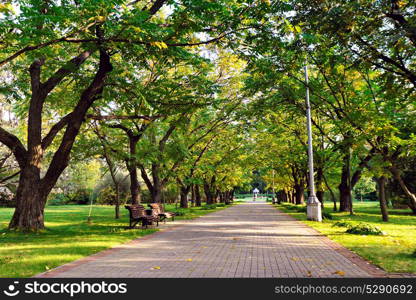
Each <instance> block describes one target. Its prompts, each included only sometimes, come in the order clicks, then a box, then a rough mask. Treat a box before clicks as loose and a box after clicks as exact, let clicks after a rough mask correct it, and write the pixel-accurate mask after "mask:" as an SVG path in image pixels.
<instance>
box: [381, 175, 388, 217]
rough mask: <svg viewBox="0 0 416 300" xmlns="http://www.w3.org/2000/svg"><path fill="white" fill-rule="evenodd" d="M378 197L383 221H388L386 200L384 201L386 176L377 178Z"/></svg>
mask: <svg viewBox="0 0 416 300" xmlns="http://www.w3.org/2000/svg"><path fill="white" fill-rule="evenodd" d="M378 199H379V201H380V210H381V216H382V218H383V221H384V222H388V221H389V214H388V211H387V201H386V177H384V176H381V177H380V178H379V179H378Z"/></svg>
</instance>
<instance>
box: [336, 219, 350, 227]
mask: <svg viewBox="0 0 416 300" xmlns="http://www.w3.org/2000/svg"><path fill="white" fill-rule="evenodd" d="M332 227H348V228H349V227H351V223H350V222H347V221H344V220H341V221H337V222H335V223H334V224H332Z"/></svg>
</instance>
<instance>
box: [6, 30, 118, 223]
mask: <svg viewBox="0 0 416 300" xmlns="http://www.w3.org/2000/svg"><path fill="white" fill-rule="evenodd" d="M97 31H99V29H97ZM90 54H91V52H90V51H86V52H83V53H81V54H80V55H78V56H77V57H75V58H73V59H72V60H71V61H69V62H68V63H67V64H66V65H65V66H63V67H62V68H61V69H59V70H58V71H57V72H56V73H54V74H53V75H52V76H51V77H50V78H49V79H48V80H46V81H45V82H44V83H42V82H41V76H40V75H41V66H42V65H43V63H44V60H42V59H41V60H36V61H35V62H34V63H33V64H32V65H31V67H30V69H29V72H30V77H31V88H32V98H31V100H30V105H29V116H28V138H27V140H28V143H27V144H28V150H27V152H25V150H24V147H23V146H22V144H21V143H20V141H19V140H18V139H17V138H16V137H14V136H11V135H10V134H8V135H6V134H5V132H4V131H1V132H0V140H2V142H3V141H4V142H6V145H7V146H8V147H9V148H11V149H14V150H13V151H14V153H15V156H16V159H17V161H18V163H19V166H20V168H21V175H20V176H21V178H20V180H19V186H18V188H17V193H16V200H17V206H16V210H15V212H14V214H13V217H12V220H11V221H10V224H9V228H12V229H22V230H38V229H43V228H44V220H43V210H44V207H45V204H46V199H47V196H48V195H49V193H50V191H51V190H52V188H53V187H54V186H55V184H56V182H57V180H58V179H59V177H60V176H61V174H62V172H63V171H64V170H65V169H66V167H67V166H68V163H69V159H70V154H71V150H72V147H73V145H74V142H75V139H76V137H77V135H78V133H79V130H80V128H81V125H82V123H83V122H84V119H85V115H86V113H87V111H88V109H89V108H90V107H91V105H92V104H93V102H94V101H95V100H96V99H97V96H98V95H100V94H101V93H102V91H103V88H104V82H105V79H106V77H107V73H109V72H111V70H112V65H111V63H110V57H109V55H108V54H107V53H106V52H105V51H104V50H103V49H100V64H99V68H98V70H97V72H96V74H95V76H94V79H93V81H92V82H91V83H90V84H89V86H88V87H87V88H86V89H85V90H83V92H82V93H81V97H80V100H79V101H78V103H77V104H76V106H75V108H74V109H73V111H72V112H71V113H70V114H68V115H67V116H65V117H63V118H62V119H61V120H60V121H59V122H57V123H56V124H55V125H54V126H52V128H51V129H50V131H49V133H48V134H47V135H46V136H45V137H44V138H43V139H42V111H43V105H44V102H45V100H46V98H47V96H48V94H49V93H50V92H51V91H52V90H53V89H54V88H55V87H56V86H57V85H58V84H59V83H60V82H61V81H62V80H63V79H64V78H65V77H66V76H67V75H69V74H70V73H72V72H73V70H76V69H77V68H78V67H79V66H80V65H81V64H82V63H83V62H84V61H85V60H86V59H87V58H88V57H89V55H90ZM63 128H66V129H65V132H64V134H63V136H62V140H61V143H60V145H59V147H58V149H57V150H56V152H55V153H54V155H53V157H52V160H51V162H50V164H49V167H48V170H47V171H46V174H45V175H44V177H43V178H42V179H40V171H39V170H40V166H41V163H42V160H43V152H44V150H45V149H46V148H47V147H48V146H49V145H50V144H51V143H52V142H53V140H54V138H55V137H56V135H57V134H58V133H59V132H60V131H61V130H62V129H63ZM11 138H13V140H11ZM16 140H17V141H16ZM4 142H3V143H4ZM12 143H13V145H12ZM10 146H12V147H10Z"/></svg>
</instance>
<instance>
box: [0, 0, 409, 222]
mask: <svg viewBox="0 0 416 300" xmlns="http://www.w3.org/2000/svg"><path fill="white" fill-rule="evenodd" d="M414 10H415V4H414V3H413V2H412V1H394V0H382V1H376V2H374V1H371V0H368V1H366V0H364V1H360V2H359V3H357V2H354V1H352V2H347V3H344V2H343V1H305V0H293V1H292V0H289V1H264V0H258V1H237V0H221V1H208V0H206V1H205V0H204V1H201V0H198V1H196V0H195V1H193V0H190V1H189V0H186V1H185V0H184V1H176V0H175V1H168V0H153V1H131V0H129V1H125V0H114V1H105V0H95V1H71V0H66V1H59V2H54V1H48V0H28V1H6V2H5V4H1V6H0V13H1V17H0V68H1V70H0V72H1V85H0V89H1V93H2V94H1V99H2V102H3V103H2V106H1V109H2V111H4V112H9V111H10V112H11V113H8V115H9V116H10V117H3V116H2V118H1V127H0V142H1V143H2V144H3V145H5V147H7V149H8V150H7V151H6V150H5V151H4V153H5V158H6V156H7V155H9V156H8V158H7V159H6V160H5V163H6V162H7V166H8V168H7V169H6V172H5V175H4V176H3V175H2V178H3V179H7V180H5V182H6V181H8V180H13V178H14V179H15V180H16V179H17V178H18V183H17V188H16V193H15V194H16V203H17V206H16V210H15V213H14V215H13V218H12V220H11V222H10V226H9V227H10V228H18V229H24V230H28V229H29V230H37V229H41V228H43V227H44V217H43V211H44V207H45V204H46V201H47V199H48V195H49V194H50V193H51V191H52V190H53V189H54V187H55V186H56V184H57V183H58V180H59V178H61V176H62V174H64V172H65V169H66V168H67V166H68V165H70V163H71V161H72V162H76V161H83V160H86V159H98V160H101V161H102V162H105V164H106V165H107V169H108V172H109V173H110V175H111V178H112V181H113V185H114V187H115V192H116V199H117V200H116V204H119V203H120V201H119V200H118V199H119V185H120V180H119V176H117V172H118V170H125V171H126V172H127V173H128V177H129V181H130V198H131V202H132V203H137V202H140V194H141V192H140V190H141V189H142V188H143V184H144V185H145V187H146V189H147V190H148V191H149V193H150V197H151V200H152V201H156V202H160V201H162V195H163V191H164V190H165V189H166V187H167V186H169V185H172V184H175V185H177V186H178V188H179V190H180V194H181V206H182V207H187V205H188V203H187V199H188V194H190V193H191V194H193V195H194V198H195V199H199V196H198V195H200V194H201V193H202V191H203V192H204V194H205V197H206V200H207V202H208V203H212V202H214V201H215V199H216V198H221V199H222V200H223V201H226V200H225V199H230V198H231V197H232V191H233V189H234V188H235V187H237V186H239V185H243V184H244V183H247V182H249V180H250V174H252V170H255V169H256V170H262V172H263V173H264V174H265V176H264V178H265V179H266V180H267V182H268V183H269V185H270V186H273V188H275V189H276V190H280V194H281V195H282V197H285V198H288V197H292V198H294V199H295V201H296V202H298V203H301V202H302V201H303V198H304V192H305V189H306V188H307V186H306V185H307V181H306V179H305V178H306V175H307V174H306V172H307V170H306V149H305V146H306V145H305V141H306V137H305V129H304V127H305V126H303V124H304V110H305V107H304V102H303V99H304V91H305V82H304V80H303V71H302V70H303V67H304V66H305V64H309V65H311V74H310V77H311V80H310V83H309V87H310V89H311V102H312V105H313V110H314V111H313V125H314V136H315V137H316V138H315V141H314V142H315V145H314V148H315V150H316V151H315V156H316V157H315V161H316V162H317V164H316V174H315V175H316V181H317V186H318V198H319V199H320V200H321V201H323V199H324V194H325V193H326V192H329V194H330V195H332V200H333V202H334V205H336V199H335V196H334V195H335V194H334V191H333V190H334V189H338V191H339V209H340V210H341V211H350V212H351V213H353V202H352V190H353V188H354V186H356V185H357V183H358V182H360V180H361V177H362V176H363V174H364V173H365V174H367V175H366V176H367V177H368V176H370V177H374V178H377V181H378V183H379V186H380V188H379V191H380V197H379V198H380V204H381V207H382V213H383V217H384V219H387V210H386V209H385V207H386V197H385V192H384V191H385V190H386V189H385V184H386V181H389V182H390V184H389V186H395V187H396V189H395V191H396V192H397V194H398V195H399V196H401V197H403V198H405V199H406V204H407V206H408V207H409V208H410V209H411V210H412V211H413V212H414V213H416V196H415V192H414V191H415V189H414V186H413V185H412V183H411V182H410V181H409V178H411V174H410V173H411V171H412V170H411V169H412V168H411V163H412V162H413V161H414V151H413V148H414V147H413V145H414V141H415V139H414V132H415V127H414V124H415V122H414V113H413V111H414V103H415V91H414V84H415V82H416V80H415V78H416V71H415V55H416V54H415V53H416V52H415V51H414V50H415V40H416V39H415V26H414V24H415V19H414V18H415V17H414ZM2 115H4V116H5V115H7V114H6V113H4V114H2ZM10 153H12V154H13V157H12V159H11V158H10V157H11V155H10ZM1 166H3V165H0V167H1ZM1 170H3V169H1ZM1 170H0V171H1ZM409 171H410V172H409ZM10 176H11V177H10ZM9 177H10V178H9ZM142 181H143V184H141V182H142ZM397 187H399V188H400V191H399V189H397ZM196 201H199V200H196ZM118 206H119V205H116V215H118V212H119V210H118Z"/></svg>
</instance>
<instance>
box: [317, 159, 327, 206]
mask: <svg viewBox="0 0 416 300" xmlns="http://www.w3.org/2000/svg"><path fill="white" fill-rule="evenodd" d="M323 179H324V170H323V169H322V168H321V167H319V168H317V169H316V187H317V191H316V197H317V198H318V200H319V202H321V205H322V208H324V193H325V192H324V190H323Z"/></svg>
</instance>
